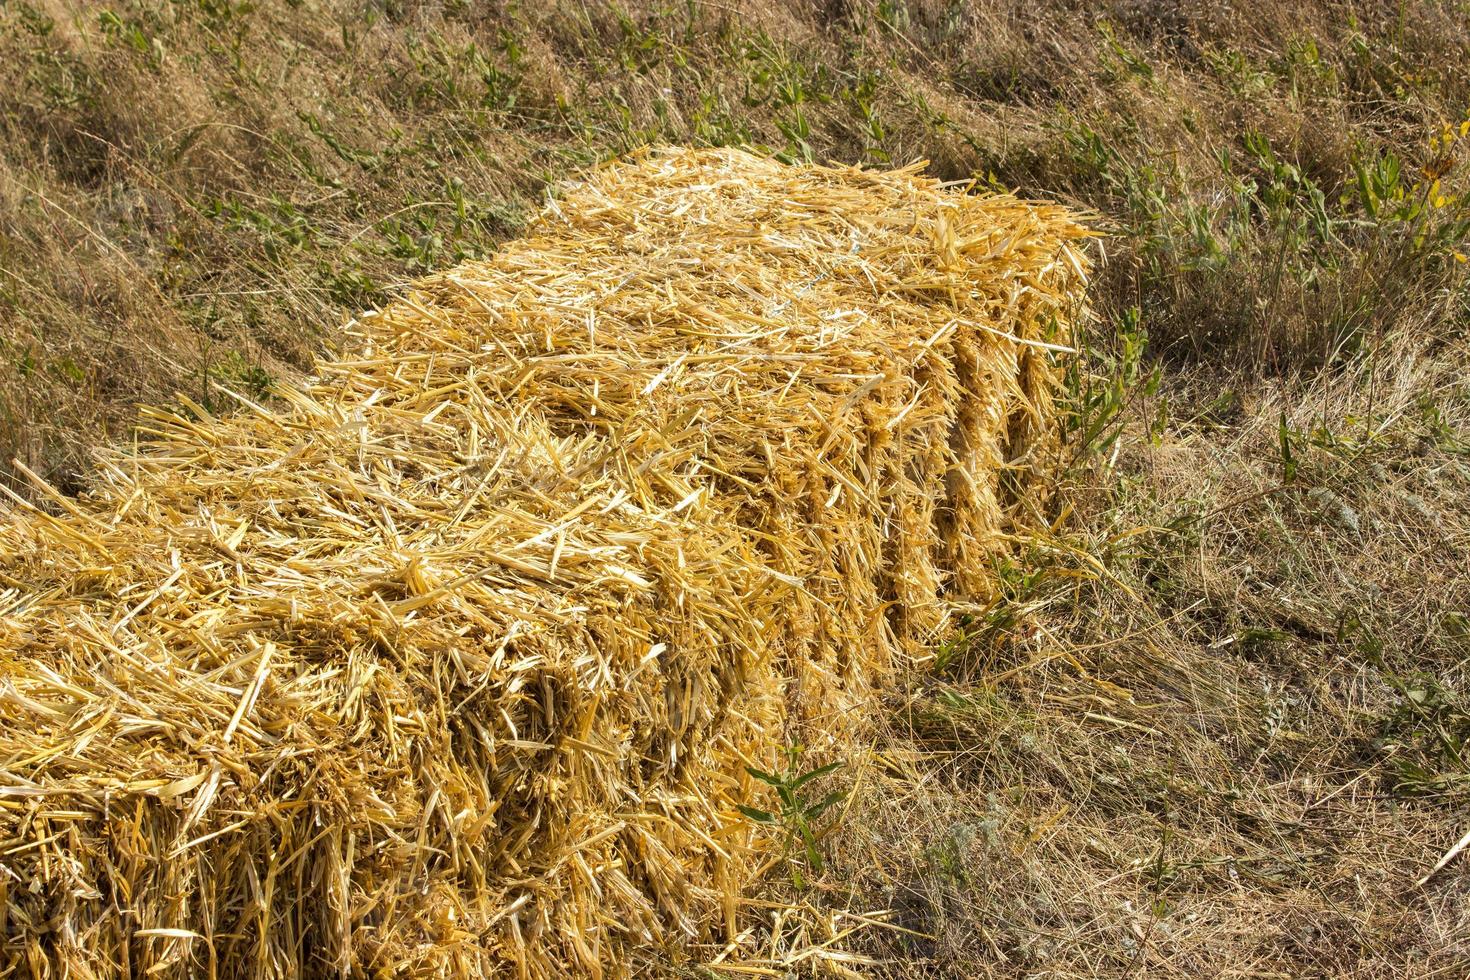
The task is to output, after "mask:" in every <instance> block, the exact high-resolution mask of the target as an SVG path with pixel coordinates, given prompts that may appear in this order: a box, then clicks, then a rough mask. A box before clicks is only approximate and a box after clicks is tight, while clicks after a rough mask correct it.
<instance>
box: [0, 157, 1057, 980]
mask: <svg viewBox="0 0 1470 980" xmlns="http://www.w3.org/2000/svg"><path fill="white" fill-rule="evenodd" d="M1084 235H1085V232H1084V230H1083V229H1082V228H1081V227H1080V226H1079V225H1078V223H1077V222H1076V221H1075V220H1074V219H1073V218H1072V217H1071V216H1070V215H1069V214H1068V213H1066V212H1065V211H1063V210H1062V209H1060V208H1056V207H1051V206H1043V205H1035V204H1028V203H1024V202H1021V201H1018V200H1015V199H1013V198H1010V197H1006V196H988V197H981V196H970V195H966V194H964V193H962V192H960V191H958V190H955V189H951V188H947V187H945V186H944V185H942V184H939V183H938V182H936V181H934V180H931V179H927V178H924V177H922V176H920V175H919V174H918V173H917V170H916V168H910V169H907V170H900V171H895V172H892V173H871V172H865V171H861V170H857V169H849V168H832V169H829V168H821V167H801V168H793V167H787V166H783V165H780V164H778V163H775V162H772V161H770V160H766V159H761V158H757V157H755V156H751V155H748V154H746V153H742V152H737V151H727V150H709V151H698V152H696V151H687V150H667V151H660V152H657V153H650V154H644V155H641V156H639V157H637V158H635V159H633V160H630V161H626V162H621V163H618V164H616V165H613V166H610V167H607V168H604V169H602V170H599V171H597V172H595V173H592V174H590V175H588V176H587V177H585V178H584V179H583V180H581V181H580V182H579V183H575V184H572V185H570V186H568V187H567V188H566V189H565V192H564V194H563V196H562V197H561V198H560V199H559V200H557V201H555V202H554V203H552V204H551V205H550V206H549V208H548V210H547V212H546V213H545V215H544V216H543V217H542V218H541V220H540V222H539V224H538V225H537V226H536V227H535V228H534V229H533V230H532V234H531V235H530V237H527V238H525V239H523V240H520V241H517V242H513V243H511V244H509V245H507V246H506V247H505V248H503V249H501V250H500V251H499V252H498V253H497V254H496V255H495V256H494V257H493V258H491V259H489V260H487V261H485V262H479V263H471V264H468V265H464V266H461V267H459V268H456V269H453V270H451V271H449V272H446V273H444V274H441V275H438V276H434V277H432V278H430V279H428V280H426V281H424V282H421V283H419V284H418V285H417V286H416V287H415V288H414V289H413V291H412V292H411V293H410V294H409V295H408V296H407V297H406V298H405V299H404V300H403V301H401V302H399V303H396V304H394V305H393V306H391V307H390V308H388V309H386V310H384V311H382V312H381V313H376V314H372V315H368V316H364V317H363V318H361V320H360V321H357V329H358V331H359V332H360V334H361V337H360V341H361V342H360V344H359V345H358V348H357V349H358V353H357V354H356V355H355V356H353V357H351V358H349V359H346V360H342V361H339V362H337V363H333V364H328V365H326V366H325V367H324V369H323V374H322V376H321V377H320V379H319V380H318V381H316V382H315V383H313V384H312V385H310V386H309V387H306V388H304V389H299V390H297V389H293V390H283V391H281V392H279V402H278V403H273V404H272V405H271V406H270V407H263V406H258V405H253V404H250V403H248V402H244V399H241V401H242V402H244V404H243V405H242V408H241V410H240V411H238V412H237V413H235V414H232V415H231V416H230V417H228V418H216V417H214V416H212V415H211V414H210V413H209V412H208V411H206V410H205V409H204V408H203V407H201V406H198V405H194V404H192V403H187V402H186V404H185V407H184V409H182V410H180V411H178V412H167V411H149V412H148V413H146V418H145V422H144V425H143V429H144V431H145V434H146V435H147V437H148V438H150V439H151V440H152V441H151V444H150V445H149V446H148V448H147V449H146V450H145V451H143V452H141V453H137V454H120V453H119V454H114V455H112V456H110V457H108V458H106V459H104V460H103V461H102V463H101V466H100V471H99V473H98V478H97V485H96V487H95V489H94V490H93V491H91V492H90V493H89V494H87V495H86V496H85V497H84V498H83V499H81V500H78V501H74V502H73V501H68V500H64V499H62V498H60V497H59V495H58V496H57V498H56V499H55V500H54V502H53V503H54V506H52V507H50V508H49V510H48V511H45V512H43V511H42V510H37V509H35V508H29V509H26V510H25V511H24V512H22V510H21V509H16V510H14V511H12V513H11V514H9V515H6V519H5V523H4V526H3V528H0V587H3V589H4V591H3V593H0V853H3V854H4V855H5V860H4V864H3V867H0V923H3V929H0V934H3V936H4V940H3V943H4V945H3V947H0V972H3V973H6V974H9V973H10V972H15V973H19V974H31V975H35V976H43V977H61V976H125V975H143V974H145V973H146V974H148V975H151V976H161V977H194V976H204V975H208V976H224V977H244V976H297V975H323V976H326V975H338V974H347V973H354V974H367V975H382V976H449V975H455V976H461V975H462V976H477V975H483V974H485V973H492V972H496V971H500V970H511V971H512V972H517V971H518V972H519V973H520V974H521V975H524V976H533V977H551V976H561V975H564V974H565V973H566V972H569V971H570V972H577V973H583V974H591V975H602V974H607V973H611V974H618V973H621V972H624V971H626V970H627V969H629V968H630V967H629V966H628V964H629V963H631V962H634V961H632V960H630V959H629V956H630V954H631V951H632V950H635V949H638V948H652V947H658V946H668V947H672V948H677V947H678V946H680V944H687V943H689V942H692V941H709V940H714V939H718V938H723V937H728V936H733V935H735V934H736V933H737V931H738V930H739V929H740V928H741V927H742V923H743V921H744V920H745V918H746V911H745V907H744V905H743V904H742V902H741V901H740V899H741V897H742V896H743V895H744V894H745V893H746V890H747V888H748V886H749V885H750V884H751V876H752V873H753V871H754V869H756V868H757V867H758V866H759V864H760V861H761V858H762V854H761V853H760V852H759V851H758V850H757V849H756V848H755V847H754V846H753V839H752V828H751V826H750V825H749V823H748V821H746V820H745V819H744V818H742V817H741V816H740V815H739V814H738V812H737V811H736V805H737V804H739V803H742V802H745V801H747V800H750V799H752V798H753V796H754V789H753V787H752V785H751V781H750V779H749V777H748V775H747V774H746V772H745V766H746V765H747V764H756V765H771V763H772V760H773V758H774V756H775V755H776V753H777V752H778V751H779V749H780V747H781V746H782V745H783V744H784V743H785V741H786V739H787V737H788V734H789V732H790V731H791V730H792V729H794V728H799V729H800V730H801V732H802V733H803V737H804V738H806V740H807V741H808V742H810V743H812V744H815V745H817V746H818V750H819V751H827V752H829V753H830V752H833V751H837V750H839V749H840V747H841V746H842V745H843V744H849V743H847V742H846V741H845V740H849V739H852V738H858V737H861V736H862V732H863V729H864V725H865V721H866V718H865V712H864V710H863V708H864V706H865V705H866V704H868V703H869V702H870V701H871V695H872V690H873V685H874V684H876V683H879V682H881V680H882V679H883V677H884V675H885V674H887V673H888V672H889V671H891V670H893V669H894V668H895V667H896V666H898V665H901V664H902V663H903V662H904V661H905V658H906V657H911V656H914V655H917V654H922V652H923V651H924V650H925V648H926V645H927V644H929V643H930V642H931V641H932V638H933V635H934V633H935V631H936V630H937V629H939V628H940V627H941V625H942V622H943V619H944V602H945V599H946V597H947V595H949V594H957V595H974V594H977V593H984V592H985V590H986V588H987V577H986V567H987V564H988V559H989V557H990V556H991V555H992V554H993V553H994V552H995V550H996V549H997V548H998V547H1002V546H1003V544H1002V542H1003V541H1004V536H1005V533H1006V531H1007V528H1008V521H1009V520H1010V518H1009V517H1008V514H1007V507H1008V502H1007V497H1006V493H1005V492H1004V491H1003V489H1002V483H1001V480H1002V474H1003V473H1006V472H1008V471H1018V470H1024V469H1025V468H1027V467H1028V466H1031V465H1033V464H1034V463H1035V462H1036V461H1037V460H1040V459H1041V458H1043V457H1044V456H1045V453H1044V452H1043V450H1044V449H1045V447H1046V446H1047V444H1048V442H1047V440H1048V438H1049V437H1048V435H1047V432H1048V428H1047V415H1048V411H1049V406H1050V397H1051V391H1052V388H1053V386H1054V383H1055V380H1056V369H1055V366H1054V357H1053V352H1054V351H1056V350H1058V349H1061V348H1062V347H1064V345H1065V344H1066V343H1067V340H1068V337H1069V327H1070V324H1071V323H1072V321H1073V319H1074V318H1075V317H1076V316H1077V315H1078V313H1079V305H1078V296H1079V293H1080V289H1081V286H1082V282H1083V278H1084V273H1085V260H1084V259H1083V257H1082V256H1081V254H1080V253H1079V250H1078V242H1079V240H1080V239H1081V238H1082V237H1084ZM20 506H23V505H18V507H20Z"/></svg>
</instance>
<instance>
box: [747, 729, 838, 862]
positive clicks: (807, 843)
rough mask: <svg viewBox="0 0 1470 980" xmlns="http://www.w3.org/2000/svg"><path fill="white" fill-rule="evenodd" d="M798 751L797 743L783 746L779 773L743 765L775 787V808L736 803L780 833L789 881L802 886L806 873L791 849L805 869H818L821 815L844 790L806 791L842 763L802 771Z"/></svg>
mask: <svg viewBox="0 0 1470 980" xmlns="http://www.w3.org/2000/svg"><path fill="white" fill-rule="evenodd" d="M801 752H802V747H801V746H800V745H790V746H787V747H786V750H785V754H786V771H785V772H782V773H774V772H764V771H762V770H760V769H756V768H755V767H753V766H746V767H745V771H746V772H748V773H750V774H751V775H752V776H754V777H755V778H756V779H758V780H760V781H761V782H763V783H765V784H766V785H767V786H770V787H771V788H772V789H774V790H775V791H776V797H777V800H778V801H779V803H780V806H779V807H778V808H777V809H775V810H762V809H759V808H757V807H753V806H744V805H741V806H740V807H738V809H739V810H740V812H741V813H742V814H744V815H745V816H746V818H747V819H750V820H753V821H755V822H756V823H758V824H761V825H763V826H767V827H771V828H774V829H775V830H776V831H777V833H778V834H779V835H780V837H781V862H782V863H783V864H785V865H787V867H788V868H789V869H790V872H791V882H792V884H794V885H795V886H796V887H797V888H805V887H806V876H805V875H804V874H803V873H802V869H801V866H800V865H799V864H798V863H797V862H795V861H793V860H792V856H793V852H794V851H795V850H796V849H797V847H798V845H799V846H800V850H801V854H802V855H803V856H804V857H805V858H806V867H807V871H808V872H810V873H814V874H816V873H820V872H821V870H822V867H823V862H822V852H821V849H820V848H819V847H818V841H819V840H820V839H821V837H822V836H823V834H824V828H823V827H822V826H821V824H822V817H823V816H824V815H825V814H827V813H828V811H830V810H831V809H832V807H833V806H835V805H836V804H838V803H840V802H842V801H843V800H844V799H846V798H847V792H846V791H845V790H833V791H831V792H829V793H827V794H826V795H825V796H820V797H816V796H812V795H809V792H808V791H807V787H808V786H810V785H811V784H812V783H815V782H817V781H818V780H821V779H824V778H826V777H827V776H830V775H832V774H833V773H834V772H836V771H837V770H839V769H841V768H842V767H843V765H844V763H841V762H829V763H827V765H825V766H818V767H817V768H815V769H808V770H806V771H805V772H803V771H801V769H800V765H799V760H800V758H801Z"/></svg>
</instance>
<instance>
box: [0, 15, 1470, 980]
mask: <svg viewBox="0 0 1470 980" xmlns="http://www.w3.org/2000/svg"><path fill="white" fill-rule="evenodd" d="M1467 111H1470V5H1467V4H1466V3H1465V2H1463V0H1439V2H1430V0H1399V2H1387V0H1384V2H1368V0H1359V2H1330V0H1303V2H1300V3H1268V2H1264V0H1238V2H1236V3H1233V4H1203V3H1201V4H1194V3H1170V2H1158V3H1145V2H1141V0H1110V2H1101V3H1081V2H1068V0H1040V2H1035V3H1004V2H972V3H965V2H947V0H800V2H796V3H778V2H774V0H770V2H767V0H760V2H750V3H742V2H740V0H721V2H709V0H688V2H673V0H669V2H663V3H640V2H629V3H626V4H621V5H620V4H613V3H604V2H597V0H585V2H579V0H567V2H553V3H521V2H500V3H488V4H481V3H472V2H466V0H459V2H455V0H443V2H433V3H431V2H424V3H415V2H408V0H403V2H399V0H362V2H348V0H261V2H249V0H173V2H165V0H132V2H129V0H116V2H113V3H95V4H94V3H77V2H66V0H0V458H3V459H5V460H10V459H12V458H15V459H19V460H20V461H21V462H23V463H24V464H25V465H27V466H29V468H30V469H32V470H34V471H36V472H37V473H40V474H42V475H44V476H45V477H46V478H47V479H49V480H50V481H51V482H52V483H53V484H55V485H57V486H60V487H62V488H63V489H66V490H68V491H73V490H78V489H80V488H82V487H84V486H85V485H86V481H87V469H88V449H89V447H90V446H93V445H96V444H98V443H99V442H100V441H103V440H126V439H128V438H129V432H130V425H131V421H132V419H133V412H134V406H135V405H137V404H138V403H140V402H158V403H168V402H170V401H171V400H173V399H174V398H175V396H176V393H179V392H182V393H184V394H185V395H187V396H188V397H190V398H192V399H193V400H194V401H196V402H198V403H200V404H202V405H205V406H209V407H219V405H218V402H219V398H218V395H217V392H216V390H215V388H214V385H215V384H216V383H222V384H227V385H230V386H232V387H234V388H236V389H237V390H242V391H246V392H250V393H253V394H254V395H256V396H259V397H269V395H268V392H269V388H270V386H271V385H272V384H273V383H275V382H276V381H278V380H279V381H289V380H290V379H293V378H296V377H299V376H303V375H304V374H306V373H307V372H309V371H310V368H311V364H312V362H313V359H314V358H315V357H319V356H321V355H322V354H323V353H324V352H328V351H333V350H335V349H337V346H338V345H339V344H340V343H341V338H340V337H339V335H338V334H337V333H336V331H337V329H338V325H339V324H340V323H341V322H342V321H343V318H344V315H345V314H347V313H350V312H351V311H354V310H356V309H360V308H363V307H367V306H373V305H376V304H379V303H381V302H382V301H383V300H384V299H385V298H386V297H388V296H390V295H392V294H393V293H394V291H395V289H396V288H397V287H398V286H399V284H401V283H403V282H404V281H406V280H408V279H411V278H413V277H415V276H417V275H420V274H422V273H425V272H427V271H429V270H432V269H437V268H443V267H446V266H448V265H451V264H453V263H455V262H456V261H459V260H462V259H465V258H468V257H473V256H477V255H483V254H485V253H486V252H488V251H490V250H493V249H494V248H495V247H496V245H497V243H499V242H501V241H504V240H505V239H507V238H509V237H512V236H514V235H515V234H516V232H517V229H518V228H519V227H521V226H522V224H523V223H524V222H525V221H526V219H527V217H528V216H529V215H531V214H533V213H534V212H535V211H536V210H537V209H538V208H539V207H540V203H541V201H542V199H543V195H544V193H545V189H546V187H547V186H548V184H549V183H550V182H554V181H555V180H557V179H559V178H560V177H562V176H564V175H567V174H569V173H572V172H574V171H576V170H577V169H578V168H580V167H584V166H586V165H589V164H593V163H596V162H598V161H600V160H603V159H606V158H608V157H610V156H613V155H616V154H619V153H622V152H625V151H628V150H631V149H634V148H636V147H639V146H642V145H645V144H650V143H655V144H656V143H670V142H672V143H688V144H695V145H726V144H731V145H741V144H743V145H751V146H758V147H764V148H767V149H768V150H770V151H772V152H775V153H777V154H779V155H781V156H782V158H784V159H790V160H818V161H825V160H829V159H835V160H841V161H845V162H863V163H868V164H872V165H874V166H883V165H889V164H892V165H898V164H902V163H907V162H910V161H912V160H915V159H920V158H924V159H928V160H930V161H931V167H932V171H933V172H934V173H937V174H939V175H941V176H943V177H946V178H953V179H968V178H976V179H978V180H979V181H980V182H981V184H982V185H988V186H995V187H1004V188H1007V189H1012V188H1013V189H1017V190H1018V191H1019V192H1020V193H1022V194H1024V195H1028V196H1034V197H1046V198H1051V199H1056V200H1060V201H1063V202H1066V203H1068V204H1071V205H1074V206H1076V207H1078V208H1081V209H1085V210H1088V211H1090V212H1092V213H1094V214H1096V216H1097V222H1098V224H1099V226H1100V227H1101V228H1103V229H1104V230H1106V231H1107V232H1108V237H1107V238H1106V239H1105V240H1104V241H1103V242H1102V243H1101V247H1100V249H1099V255H1100V256H1101V255H1102V254H1103V253H1105V256H1106V260H1105V262H1104V263H1103V265H1102V267H1101V269H1100V272H1099V275H1098V278H1097V282H1096V285H1095V288H1094V293H1093V302H1094V305H1095V308H1096V311H1097V314H1098V317H1097V322H1096V323H1095V325H1094V327H1093V329H1092V330H1091V332H1090V335H1089V336H1088V337H1087V338H1086V340H1087V344H1086V348H1087V349H1086V351H1085V353H1084V356H1083V357H1082V358H1081V359H1080V360H1079V361H1078V363H1077V368H1076V370H1075V371H1074V372H1073V373H1072V376H1071V377H1070V378H1069V383H1068V390H1067V392H1066V400H1065V413H1064V424H1065V425H1066V427H1067V437H1068V446H1069V449H1068V456H1067V459H1066V460H1065V465H1064V467H1063V475H1062V479H1061V482H1060V485H1059V486H1058V488H1057V490H1056V493H1055V494H1054V495H1053V497H1052V498H1051V499H1049V500H1046V501H1039V502H1038V504H1037V510H1038V513H1037V514H1036V515H1035V517H1036V521H1035V524H1036V526H1037V527H1040V528H1048V529H1049V530H1046V531H1044V532H1041V531H1038V532H1036V533H1033V534H1031V535H1028V536H1026V538H1025V539H1024V540H1021V541H1018V542H1017V548H1016V551H1015V557H1014V559H1013V560H1012V561H1010V562H1008V563H1007V564H1005V565H1004V566H1003V567H998V568H997V569H996V570H995V573H996V575H997V576H998V577H999V580H1000V581H1001V582H1002V583H1003V590H1004V593H1005V595H1004V598H1003V600H1002V601H1000V602H998V603H995V604H992V605H989V606H986V607H983V608H976V609H975V610H974V613H973V615H972V616H971V617H970V619H969V621H968V623H967V624H966V625H965V626H964V628H963V629H962V630H960V631H958V632H956V633H955V635H953V636H951V637H948V638H945V639H944V640H943V641H942V642H941V643H940V644H939V645H938V646H937V647H936V650H935V656H934V659H933V661H932V663H929V664H927V665H925V667H924V668H923V669H921V670H915V671H913V672H912V673H911V674H909V675H907V676H905V677H904V678H903V679H902V681H901V683H899V684H897V685H896V686H895V687H894V689H892V690H890V691H888V692H886V694H885V696H884V703H883V705H882V711H883V713H884V717H885V719H886V723H885V726H884V728H885V731H884V734H883V737H882V739H881V740H880V741H879V742H878V743H877V744H875V745H873V746H871V748H870V749H868V750H864V751H862V752H856V753H855V754H854V757H853V758H852V759H849V760H845V761H846V763H847V764H846V765H845V766H844V768H842V769H841V770H838V771H837V772H834V773H833V774H831V775H830V776H827V777H826V779H825V780H824V781H823V784H822V785H823V787H824V790H831V791H833V792H840V793H841V794H842V795H843V802H842V805H841V806H840V807H837V808H835V810H834V812H835V813H836V814H837V817H838V819H837V820H835V821H834V822H833V824H832V827H831V829H830V832H828V833H827V834H826V835H825V836H824V837H823V839H822V840H821V842H820V845H821V851H822V854H823V856H824V858H825V860H824V861H823V863H822V867H821V868H820V869H818V868H816V867H814V866H812V862H810V861H808V860H806V859H805V858H804V857H803V858H797V859H795V860H794V861H792V862H785V863H783V862H779V861H778V862H776V863H775V866H774V867H773V869H772V872H771V874H770V876H769V878H770V880H769V894H768V896H767V897H769V898H770V899H771V900H772V901H775V902H780V901H795V902H800V903H802V904H803V905H805V906H808V907H809V908H811V909H814V910H816V911H815V912H814V913H811V914H808V915H806V916H804V917H793V919H792V924H791V925H789V927H788V924H787V923H786V922H784V921H782V920H780V917H779V916H777V921H774V922H773V924H772V928H771V934H770V938H769V942H770V944H771V945H772V947H773V948H779V947H780V946H782V944H791V945H792V946H793V947H796V946H799V945H800V944H802V943H804V942H810V941H812V940H813V939H817V940H820V939H822V938H824V937H822V936H820V935H813V934H811V932H810V930H811V929H812V926H811V923H812V922H813V921H819V920H820V917H821V914H822V911H823V910H838V909H849V910H851V909H871V910H874V911H877V910H886V913H887V914H886V915H884V916H882V917H881V918H882V923H881V924H873V925H869V926H867V927H865V928H863V929H860V930H858V931H856V932H854V933H853V934H852V935H851V936H850V937H848V938H847V939H846V940H844V945H845V947H846V948H848V949H849V950H851V952H852V954H853V959H852V960H851V962H850V964H849V967H848V968H849V969H852V970H854V971H856V972H858V973H861V974H864V975H874V976H894V977H951V976H955V977H960V976H1001V977H1010V976H1036V977H1093V976H1125V975H1126V976H1138V977H1144V976H1160V977H1162V976H1178V977H1203V976H1219V977H1300V976H1322V977H1344V976H1346V977H1361V978H1379V977H1431V976H1440V977H1463V976H1466V975H1470V862H1467V857H1470V855H1460V856H1459V857H1456V858H1453V859H1451V860H1450V861H1448V862H1447V863H1445V864H1444V866H1443V867H1441V868H1438V869H1437V870H1436V865H1437V863H1438V862H1439V861H1440V859H1441V858H1442V857H1443V856H1445V855H1446V854H1447V853H1448V852H1449V851H1450V850H1451V849H1452V848H1453V846H1454V845H1455V844H1456V842H1457V841H1460V840H1461V839H1462V838H1463V837H1464V836H1465V835H1466V833H1467V832H1470V381H1467V368H1470V330H1467V328H1470V276H1467V270H1470V263H1467V262H1466V259H1465V254H1464V253H1466V252H1470V139H1465V138H1464V137H1466V135H1467V133H1470V115H1467ZM0 479H5V480H6V481H7V482H9V483H10V484H11V485H12V486H13V487H15V488H16V489H18V490H22V491H23V492H24V486H25V481H24V480H22V479H20V478H19V475H18V472H17V471H16V470H15V469H13V468H6V469H4V471H3V473H0ZM798 765H799V763H798ZM775 846H776V845H774V844H773V847H775ZM798 918H799V919H800V921H799V922H798V921H797V919H798ZM803 930H806V931H805V932H803ZM695 952H696V954H698V951H695ZM698 958H699V957H698V955H696V956H695V957H694V958H693V960H689V959H688V958H687V957H679V956H673V957H669V958H668V959H669V962H667V963H665V964H663V965H662V966H661V967H660V969H661V970H662V971H663V972H667V973H670V974H674V975H688V976H708V975H710V973H709V971H708V970H706V969H704V968H702V967H699V966H698V965H690V964H691V963H694V964H697V962H698ZM813 962H815V961H814V960H813Z"/></svg>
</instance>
